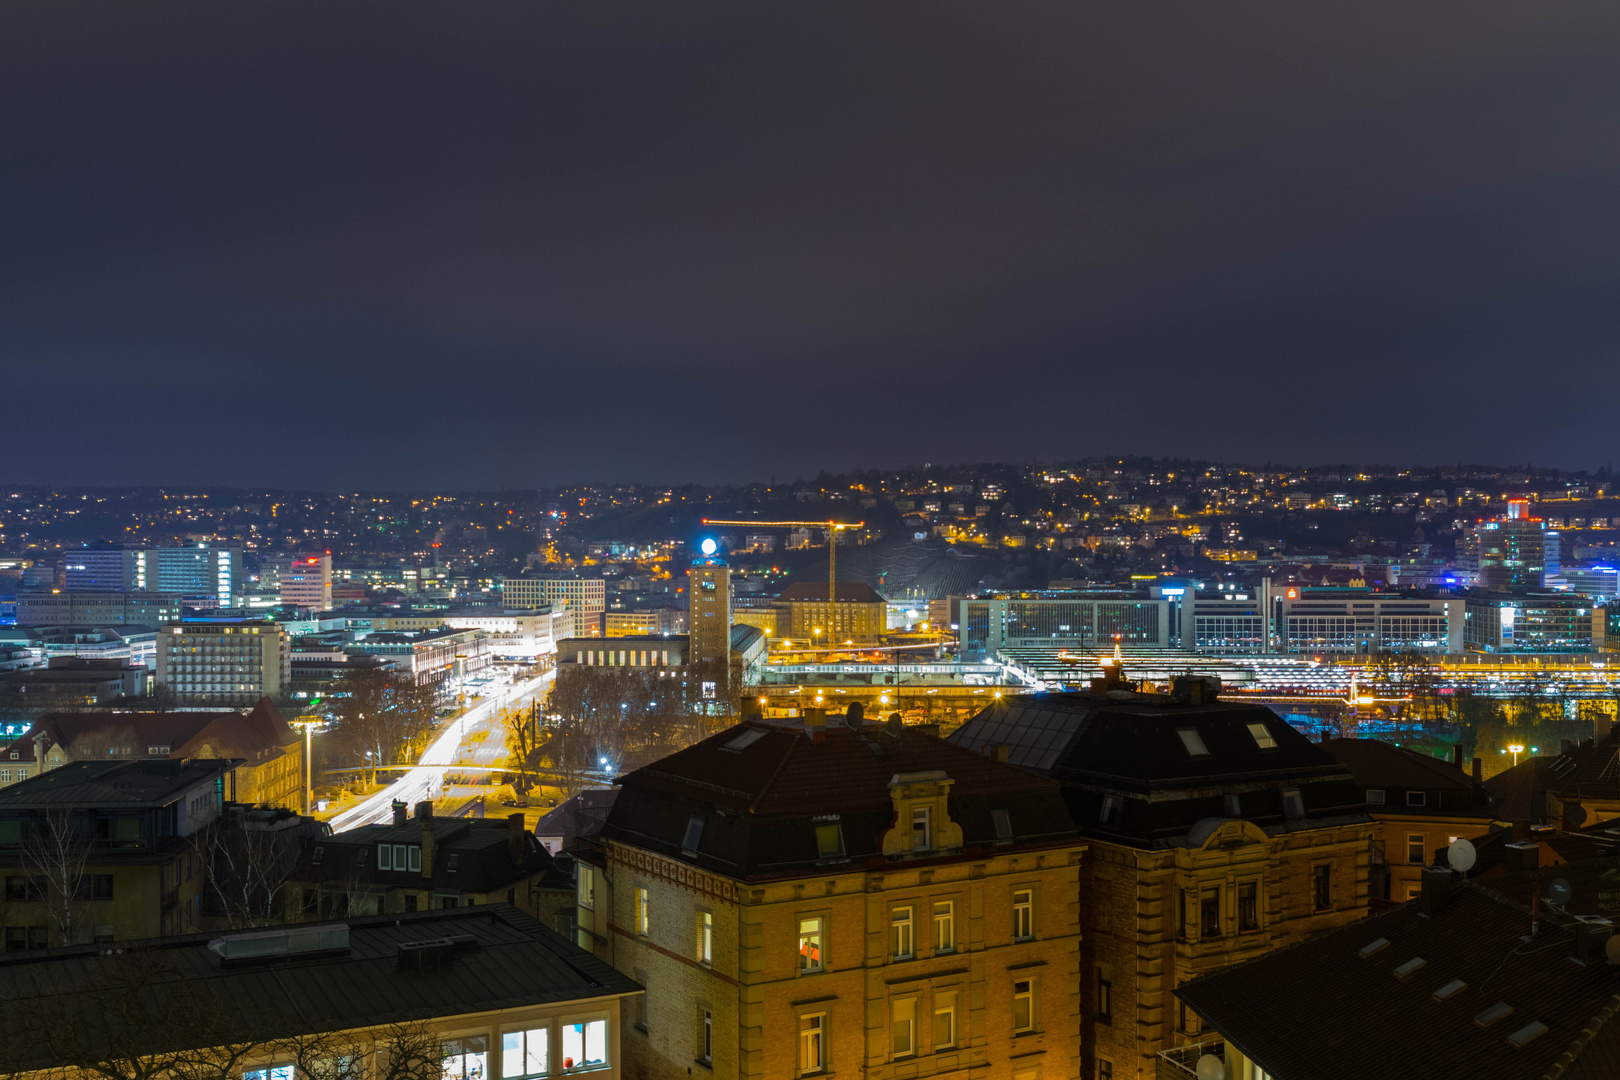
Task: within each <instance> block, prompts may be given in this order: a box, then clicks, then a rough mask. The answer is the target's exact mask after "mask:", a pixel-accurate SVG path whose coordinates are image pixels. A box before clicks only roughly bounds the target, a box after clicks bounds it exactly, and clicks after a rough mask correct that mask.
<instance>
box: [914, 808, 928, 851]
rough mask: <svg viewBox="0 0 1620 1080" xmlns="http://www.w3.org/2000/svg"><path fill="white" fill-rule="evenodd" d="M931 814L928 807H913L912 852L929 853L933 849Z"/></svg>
mask: <svg viewBox="0 0 1620 1080" xmlns="http://www.w3.org/2000/svg"><path fill="white" fill-rule="evenodd" d="M931 817H932V814H931V812H930V811H929V809H928V807H926V806H918V807H913V808H912V811H911V850H912V851H927V850H929V849H930V848H932V847H933V830H932V829H931V828H930V819H931Z"/></svg>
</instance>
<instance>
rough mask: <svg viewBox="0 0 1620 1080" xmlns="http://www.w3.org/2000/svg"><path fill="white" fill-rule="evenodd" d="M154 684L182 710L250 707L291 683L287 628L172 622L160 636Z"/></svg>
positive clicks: (266, 623)
mask: <svg viewBox="0 0 1620 1080" xmlns="http://www.w3.org/2000/svg"><path fill="white" fill-rule="evenodd" d="M157 661H158V662H157V683H158V685H159V686H160V687H165V688H167V689H168V690H169V691H170V692H172V693H173V694H174V697H175V700H176V701H177V702H178V703H180V704H181V705H226V706H231V705H240V706H251V705H253V704H254V703H256V702H257V701H258V700H259V699H260V698H262V697H269V698H279V697H281V696H282V695H283V693H285V691H286V688H287V686H288V684H289V683H290V682H291V678H292V666H291V665H292V648H291V645H290V643H289V639H288V636H287V631H286V628H285V627H283V626H281V625H280V624H278V623H274V622H270V621H268V620H253V621H246V622H238V623H233V624H222V623H173V624H171V625H169V626H165V627H164V628H163V630H162V632H161V633H160V634H158V650H157Z"/></svg>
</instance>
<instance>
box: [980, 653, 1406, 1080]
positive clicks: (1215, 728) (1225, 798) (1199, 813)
mask: <svg viewBox="0 0 1620 1080" xmlns="http://www.w3.org/2000/svg"><path fill="white" fill-rule="evenodd" d="M1098 683H1099V685H1098V686H1097V688H1096V691H1095V692H1092V693H1064V694H1035V695H1029V696H1025V697H1015V698H1007V699H1003V700H1002V701H999V702H996V703H995V704H993V705H991V706H990V707H989V708H987V709H985V710H983V711H982V712H980V713H979V714H978V715H977V716H975V717H973V718H972V719H970V720H968V721H967V722H966V723H965V724H963V725H962V727H961V728H959V729H958V730H957V731H956V732H955V733H953V734H952V735H951V736H950V738H949V740H948V741H949V742H950V743H952V744H954V745H957V746H960V747H962V748H963V749H967V750H971V751H973V752H975V753H981V754H991V755H994V756H996V757H998V758H1004V759H1005V760H1006V761H1008V762H1009V763H1011V764H1013V765H1017V766H1020V767H1022V768H1024V769H1026V770H1028V771H1029V773H1030V775H1031V777H1032V779H1033V778H1037V777H1040V778H1044V777H1051V778H1055V779H1057V780H1058V781H1060V782H1061V783H1062V785H1063V790H1064V794H1065V798H1066V799H1067V802H1068V806H1069V811H1070V814H1071V815H1072V816H1073V818H1074V820H1075V821H1076V822H1077V823H1078V825H1079V827H1080V829H1081V831H1082V833H1083V834H1084V835H1085V837H1086V840H1087V842H1088V843H1089V844H1090V851H1089V852H1088V854H1087V856H1086V861H1085V863H1084V865H1083V867H1082V869H1081V875H1080V881H1079V890H1078V895H1077V897H1076V898H1077V900H1078V901H1079V908H1080V912H1081V919H1082V930H1083V944H1082V947H1081V948H1082V954H1081V958H1080V961H1081V963H1080V972H1079V995H1080V998H1081V1000H1082V1013H1083V1015H1084V1016H1085V1017H1086V1022H1085V1024H1084V1030H1083V1032H1082V1037H1081V1065H1080V1069H1079V1072H1078V1075H1080V1076H1086V1077H1091V1076H1099V1075H1102V1076H1113V1077H1121V1078H1123V1077H1151V1076H1153V1075H1154V1072H1155V1068H1156V1060H1157V1054H1158V1052H1159V1051H1160V1050H1161V1049H1164V1048H1165V1047H1170V1046H1178V1045H1181V1044H1183V1043H1186V1042H1190V1041H1193V1040H1195V1039H1196V1038H1197V1037H1198V1035H1199V1033H1200V1031H1199V1027H1198V1021H1197V1018H1196V1017H1195V1016H1193V1015H1192V1014H1190V1013H1186V1012H1184V1011H1181V1010H1178V1009H1177V1008H1176V1007H1175V1006H1176V1002H1175V999H1174V998H1173V997H1172V996H1171V995H1172V992H1173V991H1174V990H1175V988H1176V987H1177V986H1179V985H1180V984H1181V983H1183V982H1185V981H1186V980H1188V979H1191V978H1194V977H1196V976H1198V975H1201V974H1204V973H1206V972H1209V971H1214V970H1218V969H1220V968H1223V967H1227V966H1229V965H1231V964H1235V963H1239V962H1241V961H1243V960H1245V959H1248V958H1250V957H1254V956H1258V955H1260V954H1262V953H1265V952H1268V951H1270V950H1272V949H1276V948H1278V947H1280V946H1284V945H1289V944H1293V943H1295V942H1298V941H1301V940H1303V939H1304V938H1305V937H1307V936H1308V935H1310V934H1313V933H1317V932H1319V931H1322V930H1326V929H1331V928H1333V927H1336V926H1341V925H1343V924H1344V923H1347V922H1351V921H1354V920H1356V919H1359V918H1362V917H1363V916H1365V915H1366V913H1367V903H1368V896H1367V888H1368V886H1367V882H1368V851H1369V849H1370V848H1371V846H1372V841H1373V840H1374V839H1375V837H1376V835H1377V826H1376V825H1375V824H1374V823H1373V822H1372V820H1371V819H1370V818H1369V817H1368V815H1367V814H1366V812H1365V811H1364V809H1363V803H1362V796H1361V792H1360V790H1359V789H1358V788H1357V787H1356V784H1355V781H1354V779H1353V778H1352V777H1351V775H1350V773H1349V771H1348V770H1347V769H1345V768H1344V767H1343V766H1342V765H1340V764H1338V763H1337V762H1335V761H1334V760H1333V759H1332V758H1330V757H1329V756H1328V755H1327V754H1326V753H1325V752H1324V751H1323V750H1322V748H1321V747H1319V746H1317V745H1316V744H1314V743H1312V742H1311V741H1310V740H1309V739H1307V738H1306V737H1305V736H1304V735H1301V734H1300V733H1299V732H1297V731H1295V730H1294V729H1293V728H1292V727H1290V726H1289V725H1288V724H1287V723H1286V722H1285V721H1284V720H1283V719H1282V718H1281V717H1279V716H1278V715H1277V714H1276V713H1274V712H1272V711H1271V710H1270V709H1268V708H1266V707H1264V706H1261V705H1249V704H1242V703H1237V702H1224V701H1220V700H1217V699H1216V698H1215V690H1216V689H1217V687H1218V682H1217V680H1214V679H1207V680H1206V679H1203V678H1194V677H1180V678H1178V679H1177V680H1176V681H1175V683H1173V687H1174V689H1173V691H1172V693H1170V694H1147V693H1138V692H1135V691H1134V690H1132V689H1130V688H1129V687H1128V684H1126V683H1124V682H1123V681H1122V680H1120V679H1119V678H1118V676H1117V673H1115V674H1113V675H1105V677H1104V679H1101V680H1098Z"/></svg>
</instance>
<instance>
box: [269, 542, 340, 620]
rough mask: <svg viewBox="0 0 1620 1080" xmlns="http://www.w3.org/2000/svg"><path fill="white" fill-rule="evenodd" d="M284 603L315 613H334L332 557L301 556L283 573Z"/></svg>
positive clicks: (282, 598) (282, 589)
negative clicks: (332, 611) (331, 611)
mask: <svg viewBox="0 0 1620 1080" xmlns="http://www.w3.org/2000/svg"><path fill="white" fill-rule="evenodd" d="M281 602H282V603H283V604H290V605H292V606H294V607H301V608H308V609H309V610H311V611H330V610H332V556H330V555H324V554H323V555H299V556H298V557H297V558H295V559H293V561H292V565H291V566H289V567H288V568H287V569H286V570H283V571H282V572H281Z"/></svg>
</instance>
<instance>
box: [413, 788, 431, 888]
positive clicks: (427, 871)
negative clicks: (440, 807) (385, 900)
mask: <svg viewBox="0 0 1620 1080" xmlns="http://www.w3.org/2000/svg"><path fill="white" fill-rule="evenodd" d="M416 820H418V821H420V822H421V823H422V877H424V878H426V879H429V880H431V879H432V877H433V804H432V803H431V802H419V803H417V804H416Z"/></svg>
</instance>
